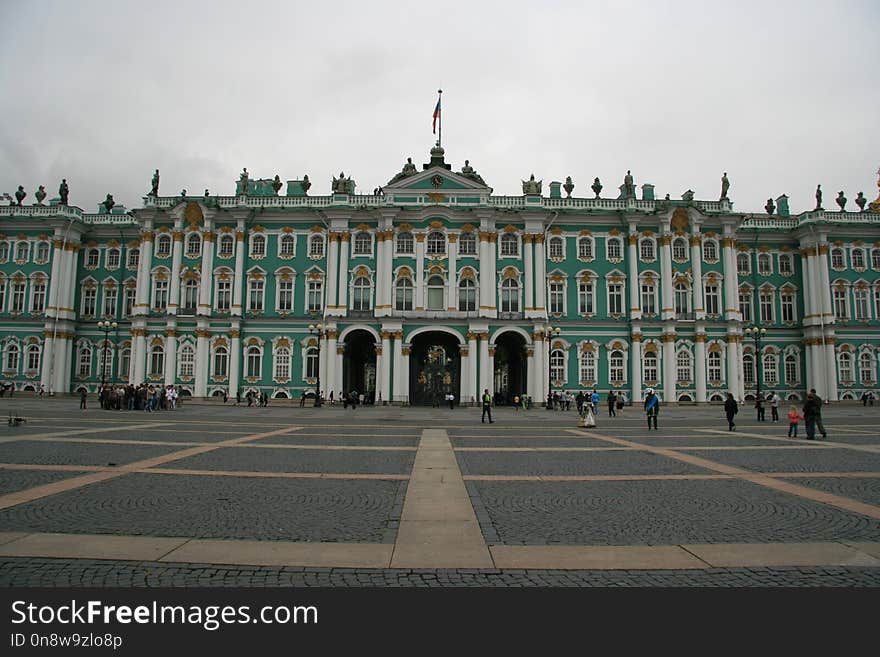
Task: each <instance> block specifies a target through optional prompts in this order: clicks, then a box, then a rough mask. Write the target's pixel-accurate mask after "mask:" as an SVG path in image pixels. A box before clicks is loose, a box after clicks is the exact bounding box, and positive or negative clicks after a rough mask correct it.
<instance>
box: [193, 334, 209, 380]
mask: <svg viewBox="0 0 880 657" xmlns="http://www.w3.org/2000/svg"><path fill="white" fill-rule="evenodd" d="M210 340H211V334H210V333H209V332H208V330H207V328H200V329H198V330H197V331H196V383H195V390H194V392H195V396H196V397H207V396H208V370H209V365H210V362H211V356H210Z"/></svg>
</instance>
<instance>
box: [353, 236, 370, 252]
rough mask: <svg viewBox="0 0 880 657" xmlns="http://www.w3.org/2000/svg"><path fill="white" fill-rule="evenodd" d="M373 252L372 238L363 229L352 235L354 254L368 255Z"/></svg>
mask: <svg viewBox="0 0 880 657" xmlns="http://www.w3.org/2000/svg"><path fill="white" fill-rule="evenodd" d="M372 252H373V238H372V237H371V236H370V234H369V233H368V232H366V231H364V230H362V231H361V232H359V233H358V234H357V235H355V236H354V255H370V254H371V253H372Z"/></svg>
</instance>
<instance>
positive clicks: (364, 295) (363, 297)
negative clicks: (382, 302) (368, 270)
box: [351, 276, 370, 310]
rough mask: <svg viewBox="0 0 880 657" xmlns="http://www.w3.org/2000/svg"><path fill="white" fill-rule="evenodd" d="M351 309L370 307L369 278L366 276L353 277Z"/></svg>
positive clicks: (367, 308) (366, 308)
mask: <svg viewBox="0 0 880 657" xmlns="http://www.w3.org/2000/svg"><path fill="white" fill-rule="evenodd" d="M351 309H352V310H369V309H370V279H368V278H367V277H366V276H358V277H357V278H356V279H354V286H353V288H352V293H351Z"/></svg>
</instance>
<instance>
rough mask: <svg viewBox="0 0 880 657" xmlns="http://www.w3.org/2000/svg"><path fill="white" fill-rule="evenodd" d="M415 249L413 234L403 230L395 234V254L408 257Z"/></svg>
mask: <svg viewBox="0 0 880 657" xmlns="http://www.w3.org/2000/svg"><path fill="white" fill-rule="evenodd" d="M414 248H415V245H414V241H413V234H412V233H411V232H409V231H408V230H405V231H403V232H401V233H398V234H397V253H398V254H399V255H410V254H412V253H413V250H414Z"/></svg>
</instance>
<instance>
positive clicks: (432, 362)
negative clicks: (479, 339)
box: [409, 331, 461, 406]
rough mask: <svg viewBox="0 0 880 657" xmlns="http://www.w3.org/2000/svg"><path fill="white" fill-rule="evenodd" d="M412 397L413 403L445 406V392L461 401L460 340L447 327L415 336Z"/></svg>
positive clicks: (411, 356)
mask: <svg viewBox="0 0 880 657" xmlns="http://www.w3.org/2000/svg"><path fill="white" fill-rule="evenodd" d="M410 344H411V346H410V356H409V367H410V370H409V400H410V404H411V405H413V406H434V405H436V406H442V405H443V404H444V402H445V396H446V395H447V394H449V393H452V394H453V395H455V403H456V404H458V403H459V401H460V394H459V391H460V386H461V355H460V353H459V341H458V340H457V339H456V337H455V336H454V335H452V334H450V333H446V332H444V331H426V332H423V333H419V334H418V335H416V336H414V337H413V338H412V339H411V343H410Z"/></svg>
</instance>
